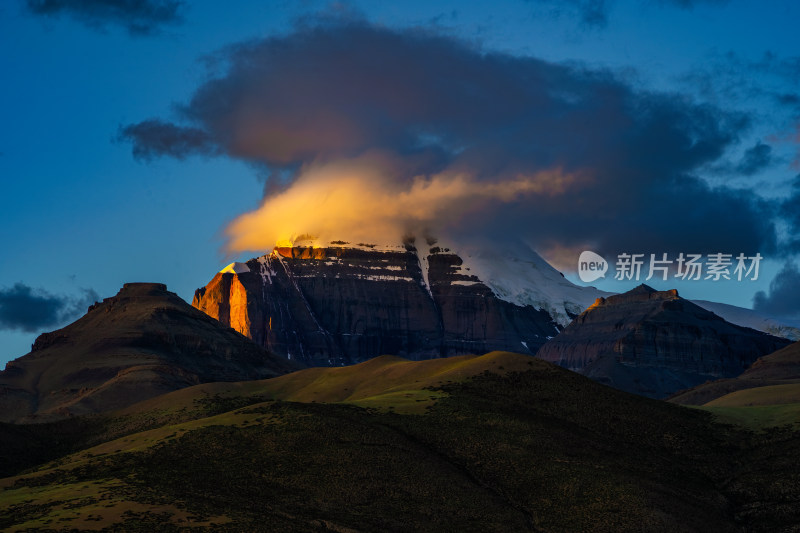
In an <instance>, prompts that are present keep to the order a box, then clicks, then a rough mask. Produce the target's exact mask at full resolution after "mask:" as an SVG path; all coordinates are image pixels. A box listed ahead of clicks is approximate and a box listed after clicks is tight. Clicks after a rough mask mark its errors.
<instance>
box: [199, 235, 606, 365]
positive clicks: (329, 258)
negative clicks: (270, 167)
mask: <svg viewBox="0 0 800 533" xmlns="http://www.w3.org/2000/svg"><path fill="white" fill-rule="evenodd" d="M288 244H291V246H289V245H279V246H277V247H276V248H275V249H274V250H273V251H272V252H271V253H269V254H267V255H264V256H262V257H258V258H255V259H251V260H249V261H247V263H246V265H247V268H246V269H244V268H241V269H236V268H228V267H226V268H225V269H223V270H222V271H221V272H219V273H217V274H216V275H215V276H214V278H213V279H212V280H211V281H210V282H209V283H208V285H206V286H205V287H201V288H199V289H197V291H195V295H194V299H193V301H192V305H193V306H194V307H196V308H198V309H200V310H201V311H204V312H205V313H207V314H208V315H210V316H212V317H214V318H216V319H218V320H219V321H220V322H222V323H223V324H225V325H228V326H230V327H232V328H233V329H235V330H237V331H239V332H240V333H242V334H244V335H247V336H248V337H250V338H251V339H253V340H254V341H255V342H256V343H257V344H259V345H261V346H264V347H265V348H267V349H269V350H271V351H274V352H276V353H279V354H282V355H284V356H286V357H287V358H292V359H300V360H301V361H303V362H305V363H307V364H311V365H341V364H352V363H357V362H361V361H364V360H367V359H370V358H372V357H375V356H378V355H385V354H391V355H400V356H402V357H406V358H410V359H428V358H433V357H442V356H449V355H460V354H468V353H483V352H487V351H491V350H507V351H514V352H521V353H528V354H531V355H532V354H533V353H535V352H536V350H537V349H538V347H539V346H541V345H542V344H544V342H546V340H547V339H548V338H551V337H553V336H555V335H556V334H557V333H558V330H559V328H560V324H559V323H558V322H556V321H555V319H554V316H555V313H556V312H557V311H553V312H552V314H551V311H550V310H552V309H556V310H557V309H560V310H561V313H562V314H565V315H566V312H565V311H564V309H565V308H569V309H570V310H574V309H575V308H577V309H578V311H572V312H571V316H575V314H576V313H577V312H580V310H583V309H584V308H585V307H586V305H588V303H589V302H591V300H592V299H593V298H594V297H595V296H596V294H597V291H596V290H594V289H585V290H586V291H593V292H591V293H590V296H589V297H588V298H586V299H585V303H584V304H583V305H576V304H575V303H574V299H572V298H571V295H572V294H573V293H578V292H581V291H583V290H584V289H582V288H579V287H576V286H574V285H572V284H570V283H569V282H568V281H567V280H565V279H564V278H563V276H561V275H560V274H559V273H558V272H557V271H555V270H554V269H553V268H552V267H550V266H549V265H547V264H546V263H545V262H544V261H543V260H542V259H541V258H540V257H538V256H536V257H535V258H529V257H525V258H524V259H521V258H519V257H511V258H507V257H502V258H498V259H497V260H496V261H495V263H494V264H497V265H499V267H500V268H498V269H497V271H498V274H497V275H495V276H494V277H493V278H488V277H487V278H488V279H483V274H482V273H481V272H482V271H481V269H480V268H478V266H479V265H481V264H482V263H479V260H480V261H483V262H486V260H485V259H484V258H481V257H477V258H476V257H470V258H469V260H470V261H471V262H465V258H466V256H464V257H462V256H460V255H458V253H456V252H454V251H451V249H450V248H449V247H447V246H441V245H436V244H435V243H428V242H427V241H425V242H421V241H419V242H416V243H415V242H412V241H410V240H407V241H404V242H402V243H400V242H398V243H397V244H396V245H381V244H368V243H360V242H356V243H349V242H345V241H331V242H329V243H321V242H319V241H314V242H313V243H311V242H308V241H305V242H301V243H299V244H298V243H288ZM530 253H531V254H532V255H535V254H534V253H533V252H530ZM498 261H500V262H498ZM502 261H505V263H503V262H502ZM526 268H527V269H528V270H527V271H525V272H524V274H520V271H522V270H524V269H526ZM492 273H493V274H494V272H492ZM478 274H480V275H478ZM523 275H525V276H529V277H528V278H522V276H523ZM496 278H501V279H502V280H503V281H504V282H505V281H509V280H510V283H506V285H503V286H501V287H500V288H497V287H492V286H490V285H489V283H491V281H492V279H496ZM529 279H536V280H539V282H538V283H539V285H538V286H537V282H536V281H533V282H530V281H529ZM553 279H555V280H557V281H556V282H555V283H553V282H551V280H553ZM512 291H515V292H512ZM560 291H564V292H560ZM570 291H572V292H570ZM520 295H521V296H525V297H528V298H529V300H528V301H534V300H535V299H537V300H538V301H541V302H542V304H539V303H538V301H537V302H536V304H531V303H527V302H524V303H521V302H518V301H510V300H511V298H512V297H520ZM565 295H566V296H565ZM548 305H549V307H547V308H545V307H546V306H548ZM559 319H561V316H560V315H559ZM567 321H568V320H567ZM563 323H566V321H565V322H563Z"/></svg>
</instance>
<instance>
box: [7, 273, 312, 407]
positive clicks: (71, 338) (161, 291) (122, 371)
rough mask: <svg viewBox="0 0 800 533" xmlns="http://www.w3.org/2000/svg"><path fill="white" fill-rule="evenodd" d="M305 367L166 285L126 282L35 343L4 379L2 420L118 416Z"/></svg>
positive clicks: (10, 368) (16, 361)
mask: <svg viewBox="0 0 800 533" xmlns="http://www.w3.org/2000/svg"><path fill="white" fill-rule="evenodd" d="M296 368H297V366H296V365H293V364H291V363H290V362H288V361H286V360H285V359H283V358H279V357H276V356H275V355H273V354H270V353H268V352H266V351H265V350H264V349H263V348H261V347H259V346H257V345H256V344H254V343H253V342H251V341H250V340H249V339H247V338H245V337H243V336H242V335H240V334H239V333H236V332H235V331H233V330H231V329H230V328H226V327H224V326H222V325H221V324H220V323H219V322H217V321H216V320H212V319H211V318H210V317H208V316H206V315H205V314H204V313H201V312H199V311H197V310H196V309H193V308H192V307H191V306H190V305H189V304H187V303H186V302H184V301H183V300H182V299H181V298H179V297H178V296H177V295H175V294H174V293H171V292H169V291H167V288H166V286H165V285H163V284H160V283H127V284H125V286H124V287H123V288H122V289H121V290H120V291H119V293H118V294H117V295H116V296H114V297H112V298H106V299H105V300H103V301H102V302H100V303H96V304H94V305H93V306H91V307H90V308H89V311H88V312H87V314H86V315H84V316H83V317H82V318H80V319H78V320H77V321H75V322H73V323H72V324H70V325H68V326H66V327H64V328H62V329H60V330H57V331H54V332H52V333H45V334H43V335H41V336H39V338H37V339H36V342H35V343H34V345H33V349H32V350H31V353H29V354H27V355H24V356H22V357H20V358H19V359H15V360H14V361H11V362H9V363H8V364H7V365H6V369H5V370H4V371H3V372H0V421H6V422H7V421H46V420H53V419H58V418H64V417H68V416H73V415H82V414H88V413H97V412H103V411H111V410H114V409H119V408H123V407H126V406H128V405H131V404H133V403H136V402H138V401H141V400H144V399H147V398H151V397H154V396H158V395H159V394H163V393H166V392H169V391H173V390H176V389H179V388H183V387H187V386H190V385H196V384H198V383H204V382H212V381H241V380H247V379H259V378H267V377H273V376H276V375H280V374H284V373H286V372H289V371H291V370H295V369H296Z"/></svg>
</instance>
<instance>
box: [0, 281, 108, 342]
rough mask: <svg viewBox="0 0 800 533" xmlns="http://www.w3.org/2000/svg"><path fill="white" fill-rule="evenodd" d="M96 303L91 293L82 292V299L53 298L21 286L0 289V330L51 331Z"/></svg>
mask: <svg viewBox="0 0 800 533" xmlns="http://www.w3.org/2000/svg"><path fill="white" fill-rule="evenodd" d="M97 300H99V296H98V295H97V293H96V292H94V291H93V290H86V291H84V296H83V297H81V298H73V297H68V296H59V295H53V294H50V293H48V292H45V291H43V290H40V289H39V290H37V289H32V288H31V287H29V286H28V285H25V284H24V283H16V284H14V286H13V287H11V288H6V289H0V329H17V330H21V331H26V332H31V333H33V332H37V331H42V330H43V329H48V328H53V327H56V326H59V325H61V324H64V323H65V322H67V321H69V320H71V319H73V318H76V317H77V316H79V315H80V314H81V313H84V312H86V308H87V307H88V306H89V305H91V304H92V303H94V302H95V301H97Z"/></svg>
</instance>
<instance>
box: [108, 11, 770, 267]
mask: <svg viewBox="0 0 800 533" xmlns="http://www.w3.org/2000/svg"><path fill="white" fill-rule="evenodd" d="M219 59H220V65H222V66H221V67H220V69H219V71H218V72H214V73H213V74H212V76H211V77H210V78H209V80H208V81H206V82H204V83H203V84H201V85H200V86H199V87H198V88H197V90H196V91H195V92H194V94H193V96H192V97H191V99H190V100H189V101H188V103H186V104H183V105H181V106H179V107H178V109H179V111H178V116H177V120H176V122H174V123H170V122H165V121H163V120H161V119H152V120H149V121H145V122H142V123H139V124H134V125H130V126H126V127H124V128H123V129H122V132H123V137H124V138H126V139H127V140H129V141H130V142H131V143H132V144H133V150H134V153H135V154H138V155H140V156H146V157H155V156H158V155H164V156H172V157H186V156H189V155H192V154H195V153H198V152H199V153H204V154H208V153H218V154H221V155H226V156H229V157H232V158H237V159H242V160H245V161H248V162H250V163H255V164H257V165H261V166H263V167H265V168H266V169H268V170H269V171H270V172H271V173H272V174H273V175H284V176H288V177H287V178H286V181H284V182H281V183H278V184H273V187H271V188H269V190H270V191H272V192H271V193H270V194H268V195H267V197H266V198H265V199H264V201H263V204H262V206H261V207H260V208H259V209H258V210H257V211H254V212H253V213H250V214H246V215H244V216H243V217H241V218H239V219H237V220H236V221H235V222H234V223H233V224H232V225H231V226H230V228H229V229H228V232H227V233H228V236H229V238H230V241H229V249H230V250H232V251H237V252H238V251H242V250H244V249H252V250H258V251H261V250H263V249H264V248H265V247H266V248H269V246H271V244H270V243H271V242H274V241H272V239H273V238H274V237H275V235H276V233H277V234H280V235H281V236H282V237H283V238H288V237H290V236H291V235H300V234H305V233H311V232H313V231H317V230H316V229H314V228H322V229H325V228H329V229H330V228H338V229H340V230H341V231H343V232H344V231H345V230H344V229H343V227H342V225H341V223H342V220H345V219H346V217H348V216H351V215H353V214H355V213H361V214H360V215H359V219H358V223H357V224H350V226H349V227H350V228H354V229H353V231H355V228H357V227H358V226H360V227H371V226H376V227H377V224H374V223H373V220H380V223H381V224H385V225H386V227H391V228H392V231H395V232H398V233H399V232H400V231H401V229H403V228H405V227H407V226H408V225H409V224H410V223H411V222H413V223H414V224H416V225H427V226H428V228H429V229H430V231H431V232H433V233H434V234H436V235H438V236H444V235H445V234H450V235H451V236H453V237H466V238H473V237H486V238H492V239H498V238H509V236H515V237H520V238H524V239H526V240H528V241H529V242H533V243H534V244H535V245H536V246H537V247H538V248H539V249H542V250H544V249H551V248H552V249H555V248H556V247H561V249H574V248H579V247H581V246H591V249H594V250H596V251H598V252H601V253H609V254H613V253H618V252H621V251H628V252H641V253H646V252H653V253H657V252H676V253H677V252H682V251H683V252H687V253H688V252H691V253H714V252H720V251H724V252H726V253H739V252H744V253H748V254H751V253H755V252H761V253H762V254H767V253H771V252H776V249H777V248H776V239H775V230H774V227H773V218H774V215H773V213H774V210H775V205H773V204H771V203H769V202H766V201H764V200H762V199H760V198H759V197H758V196H757V195H755V194H753V193H752V192H751V191H749V190H737V189H731V188H726V187H713V186H711V185H709V184H708V183H707V182H706V181H705V180H704V179H703V178H702V175H701V169H704V168H708V167H709V166H710V165H713V164H714V163H718V162H719V161H720V159H721V158H722V157H723V155H725V154H726V153H727V151H728V150H729V149H730V148H731V147H733V146H735V145H736V144H737V142H738V141H739V138H740V136H741V135H742V134H743V133H744V132H746V131H747V129H748V127H749V121H748V118H747V117H746V116H744V115H741V114H738V113H732V112H728V111H725V110H722V109H720V108H718V107H714V106H711V105H700V104H696V103H693V102H692V101H690V100H689V99H687V98H685V97H683V96H682V95H679V94H665V93H656V92H650V91H644V90H639V89H637V88H636V87H634V86H631V85H630V84H629V83H628V82H626V81H624V79H622V78H619V77H617V76H615V75H614V73H613V72H608V71H604V70H597V69H589V68H586V67H583V66H580V65H574V64H557V63H550V62H547V61H543V60H540V59H537V58H533V57H517V56H512V55H508V54H502V53H488V52H485V51H482V50H480V49H478V48H475V47H474V46H472V45H470V44H468V43H464V42H462V41H458V40H455V39H453V38H449V37H444V36H442V35H439V34H436V33H433V32H430V31H424V30H419V29H414V30H404V31H399V30H390V29H387V28H384V27H379V26H371V25H369V24H366V23H364V22H349V23H339V24H330V23H329V24H320V25H312V24H304V25H301V26H299V27H298V28H297V29H296V30H295V31H294V32H293V33H290V34H288V35H286V36H281V37H270V38H266V39H262V40H256V41H250V42H247V43H241V44H238V45H235V46H232V47H230V48H228V49H227V50H225V51H224V52H222V53H221V54H220V56H219ZM186 132H192V135H191V136H189V137H191V138H192V139H196V142H194V141H193V142H188V141H187V140H186V139H187V136H186V135H184V134H185V133H186ZM762 152H763V149H762V148H757V149H756V150H755V152H754V153H753V156H752V157H751V159H752V161H750V160H747V161H746V162H750V163H753V165H756V164H757V163H758V157H757V156H759V155H760V156H762V159H763V157H764V154H763V153H762ZM376 154H380V156H378V155H376ZM343 168H347V175H344V171H343V170H342V169H343ZM747 168H749V167H747ZM332 176H339V177H338V178H336V179H334V177H332ZM545 177H546V178H547V179H551V180H553V179H555V178H554V177H557V178H558V179H555V181H553V183H555V184H557V187H556V189H555V192H554V189H553V188H552V187H550V186H548V187H543V188H541V190H535V188H533V187H531V188H528V189H524V187H523V189H518V190H516V192H515V193H514V194H510V195H508V196H503V195H502V194H499V193H498V192H497V191H503V190H514V187H522V186H523V184H525V183H527V184H528V185H530V184H534V183H539V184H541V182H540V181H537V180H542V179H545ZM337 179H341V183H342V187H343V188H344V190H347V191H351V192H353V195H352V196H350V197H348V198H350V199H349V200H347V199H345V198H344V197H343V199H337V201H336V202H332V201H326V200H325V199H326V198H328V196H326V195H325V194H316V195H315V194H313V192H314V191H315V190H317V189H315V188H314V186H312V184H317V183H318V184H319V187H320V188H321V189H320V190H330V194H333V195H335V194H338V193H339V192H341V194H342V195H344V196H346V195H345V194H344V192H342V191H338V189H336V188H335V187H334V185H335V184H336V183H337ZM453 180H460V181H458V182H457V184H458V185H459V187H460V188H456V187H455V184H456V182H455V181H453ZM525 180H528V181H525ZM345 184H346V186H345ZM550 185H552V183H551V184H550ZM446 186H450V187H451V188H449V189H448V188H447V187H446ZM326 187H327V189H326ZM425 187H444V188H443V189H442V190H447V191H449V192H448V194H442V195H440V196H438V197H437V200H436V201H435V202H426V201H424V198H422V197H421V196H419V195H418V194H417V193H419V192H420V191H421V190H424V188H425ZM359 188H360V192H359V193H358V195H356V194H355V193H356V192H357V190H358V189H359ZM437 190H439V189H437ZM485 191H490V192H485ZM306 196H307V198H308V200H307V201H301V200H302V198H304V197H306ZM313 198H316V200H313ZM412 198H413V199H415V201H419V202H420V204H419V205H423V206H424V210H425V211H426V213H427V214H424V213H423V214H419V215H418V216H414V217H409V216H406V215H404V213H403V210H402V209H397V208H396V206H395V205H393V202H396V201H399V200H398V199H407V200H408V202H406V203H405V204H403V205H404V206H405V207H404V209H411V208H412V207H413V205H416V204H414V203H413V202H411V201H410V199H412ZM476 198H481V199H482V200H481V201H477V200H476ZM340 202H345V204H346V205H351V206H352V207H353V209H352V210H351V211H348V210H344V211H343V210H342V209H339V207H338V206H341V205H342V204H341V203H340ZM347 202H349V204H348V203H347ZM289 206H294V207H291V208H290V207H289ZM370 206H379V207H376V208H374V209H373V208H372V207H370ZM362 207H363V209H362ZM284 208H285V211H281V209H284ZM381 210H385V212H383V211H381ZM411 211H412V212H414V213H416V212H417V211H415V210H413V209H412V210H411ZM278 213H284V214H283V215H281V216H278ZM387 213H390V214H393V215H391V216H390V215H387ZM353 216H354V215H353ZM387 217H388V218H387ZM391 217H394V218H393V219H392V220H391V221H390V220H389V218H391ZM284 219H285V220H287V221H290V222H287V223H286V224H283V223H279V222H280V220H284ZM410 219H413V220H411V221H410ZM453 220H457V221H458V223H453V222H452V221H453ZM412 225H413V224H412ZM307 226H314V228H309V227H307ZM276 228H280V230H278V229H276ZM259 234H260V235H261V236H260V237H259V236H258V235H259ZM393 237H396V238H398V239H399V238H400V235H399V234H398V235H392V236H387V239H391V238H393ZM335 238H337V239H342V240H349V239H352V236H350V235H337V236H335Z"/></svg>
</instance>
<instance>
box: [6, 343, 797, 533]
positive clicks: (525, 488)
mask: <svg viewBox="0 0 800 533" xmlns="http://www.w3.org/2000/svg"><path fill="white" fill-rule="evenodd" d="M359 377H360V378H361V379H358V378H359ZM430 387H433V389H431V388H430ZM281 398H283V399H281ZM290 398H291V399H303V400H304V401H302V402H300V401H286V399H290ZM314 398H317V401H314ZM323 399H324V400H325V401H320V400H323ZM326 402H333V403H326ZM412 404H418V405H419V406H420V408H412ZM80 421H81V419H76V420H67V421H62V422H61V423H60V424H62V426H59V427H57V428H56V426H55V425H53V426H52V429H53V431H56V430H58V431H63V430H64V426H63V424H70V423H78V422H80ZM83 424H84V430H83V431H82V432H81V435H82V438H84V439H85V437H86V435H87V434H88V433H93V434H94V435H95V439H96V441H97V442H95V443H93V444H94V445H92V443H88V441H84V444H83V445H82V446H83V447H85V448H86V449H83V450H82V451H77V452H76V453H74V454H72V455H68V456H65V457H63V458H62V459H60V460H58V461H56V462H53V463H48V464H44V465H42V466H40V467H37V468H34V469H31V470H29V471H27V472H24V473H20V474H17V475H16V476H13V477H8V478H5V479H2V480H0V528H7V529H8V530H9V531H18V530H23V529H25V528H54V529H56V528H67V529H68V528H76V529H88V528H93V529H100V528H103V527H107V528H109V529H110V530H123V529H124V530H137V531H152V530H159V531H171V530H178V528H180V527H185V526H195V527H197V528H205V529H208V530H216V531H321V530H322V531H324V530H331V531H413V530H421V531H670V532H672V531H743V530H749V531H762V530H763V531H768V530H776V529H781V528H788V527H789V526H790V525H792V524H797V523H800V508H798V506H797V505H796V502H797V501H798V500H799V499H800V483H798V480H800V475H799V474H798V472H799V470H800V469H798V466H797V464H796V462H795V461H794V457H795V456H796V451H797V449H798V437H797V435H796V434H795V433H792V432H789V431H784V430H781V431H778V430H775V431H773V432H772V433H769V434H767V433H764V434H754V433H750V432H747V431H744V430H739V429H736V428H734V427H730V426H720V425H717V424H715V423H713V421H712V418H711V416H710V415H709V414H707V413H705V412H702V411H698V410H693V409H686V408H683V407H680V406H676V405H671V404H668V403H664V402H660V401H655V400H649V399H646V398H642V397H637V396H633V395H630V394H627V393H624V392H620V391H617V390H614V389H611V388H608V387H605V386H602V385H599V384H597V383H594V382H592V381H591V380H589V379H586V378H584V377H582V376H579V375H577V374H574V373H571V372H568V371H566V370H563V369H561V368H558V367H556V366H554V365H551V364H549V363H546V362H544V361H541V360H537V359H532V358H530V357H527V356H521V355H514V354H508V353H492V354H487V355H486V356H482V357H461V358H456V359H452V360H444V361H424V362H414V363H412V362H406V361H402V360H399V359H397V358H391V357H384V358H379V359H376V360H373V361H369V362H366V363H363V364H361V365H357V366H355V367H350V368H329V369H309V370H305V371H301V372H298V373H296V374H292V375H288V376H284V377H280V378H276V379H272V380H265V381H260V382H251V383H235V384H234V383H229V384H207V385H198V386H195V387H191V388H187V389H184V390H180V391H176V392H173V393H170V394H167V395H165V396H162V397H160V398H153V399H151V400H147V401H146V402H143V403H140V404H138V405H135V406H131V407H129V408H127V409H126V410H124V411H121V412H118V413H116V414H114V415H113V416H106V417H102V418H101V417H96V418H94V419H85V420H83ZM48 426H49V425H48V424H39V425H36V426H14V428H16V429H17V431H18V432H19V434H20V438H25V437H24V435H23V431H24V430H30V428H31V427H35V428H37V430H38V431H39V432H40V433H39V434H38V438H40V439H43V438H46V434H45V432H46V431H47V428H48ZM92 428H93V429H92ZM132 428H138V429H136V430H135V431H134V430H133V429H132ZM76 445H77V444H76ZM89 446H91V447H89Z"/></svg>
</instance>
